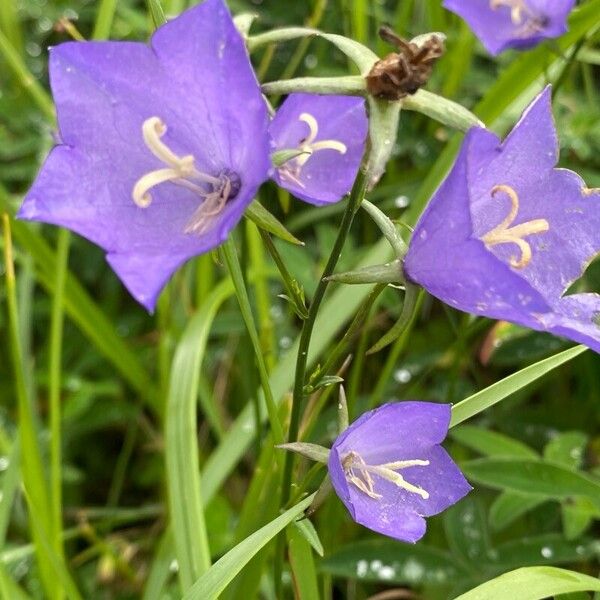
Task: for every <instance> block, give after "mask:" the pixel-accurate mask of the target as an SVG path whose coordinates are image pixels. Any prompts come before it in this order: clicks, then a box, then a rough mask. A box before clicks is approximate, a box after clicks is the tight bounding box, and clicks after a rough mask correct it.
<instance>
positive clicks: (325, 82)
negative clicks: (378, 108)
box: [262, 75, 367, 96]
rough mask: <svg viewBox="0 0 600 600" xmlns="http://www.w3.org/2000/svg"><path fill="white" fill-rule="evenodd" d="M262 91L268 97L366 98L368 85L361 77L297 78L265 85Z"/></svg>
mask: <svg viewBox="0 0 600 600" xmlns="http://www.w3.org/2000/svg"><path fill="white" fill-rule="evenodd" d="M262 91H263V93H265V94H268V95H277V96H280V95H284V94H291V93H292V92H304V93H307V94H339V95H342V96H366V95H367V83H366V80H365V78H364V77H362V76H360V75H347V76H344V77H296V78H294V79H284V80H280V81H270V82H268V83H263V85H262Z"/></svg>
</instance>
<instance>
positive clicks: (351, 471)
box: [342, 450, 429, 500]
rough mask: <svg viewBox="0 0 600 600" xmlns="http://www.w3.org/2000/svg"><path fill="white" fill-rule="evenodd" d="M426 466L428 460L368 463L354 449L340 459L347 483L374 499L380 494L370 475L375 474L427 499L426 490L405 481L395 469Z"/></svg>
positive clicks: (379, 496) (378, 497)
mask: <svg viewBox="0 0 600 600" xmlns="http://www.w3.org/2000/svg"><path fill="white" fill-rule="evenodd" d="M427 466H429V461H428V460H398V461H395V462H390V463H385V464H383V465H368V464H367V463H366V462H365V461H364V459H363V457H362V456H361V455H360V454H359V453H358V452H354V450H351V451H350V452H348V454H346V456H345V457H344V458H343V459H342V468H343V469H344V475H345V476H346V480H347V481H348V483H351V484H352V485H354V486H356V487H357V488H358V489H359V490H360V491H361V492H363V493H364V494H366V495H367V496H369V497H370V498H373V499H374V500H379V499H380V498H381V497H382V496H381V494H378V493H377V492H375V482H374V481H373V477H372V475H377V476H378V477H382V478H383V479H386V480H387V481H391V482H392V483H393V484H394V485H396V486H398V487H399V488H402V489H403V490H406V491H407V492H411V493H413V494H418V495H419V496H421V498H423V499H424V500H427V499H428V498H429V493H428V492H426V491H425V490H424V489H423V488H421V487H419V486H418V485H413V484H412V483H409V482H408V481H406V480H405V479H404V477H402V475H400V473H396V471H400V470H401V469H407V468H409V467H427Z"/></svg>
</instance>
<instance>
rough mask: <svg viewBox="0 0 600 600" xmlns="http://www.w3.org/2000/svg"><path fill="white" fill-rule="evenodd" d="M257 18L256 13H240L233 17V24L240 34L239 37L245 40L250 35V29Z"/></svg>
mask: <svg viewBox="0 0 600 600" xmlns="http://www.w3.org/2000/svg"><path fill="white" fill-rule="evenodd" d="M257 18H258V15H257V14H256V13H250V12H245V13H240V14H239V15H236V16H235V17H233V24H234V25H235V28H236V29H237V30H238V31H239V32H240V35H241V36H242V37H243V38H244V39H245V40H247V39H248V36H249V35H250V28H251V27H252V23H254V21H255V20H256V19H257Z"/></svg>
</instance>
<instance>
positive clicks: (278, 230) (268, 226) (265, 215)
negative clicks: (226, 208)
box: [244, 200, 304, 246]
mask: <svg viewBox="0 0 600 600" xmlns="http://www.w3.org/2000/svg"><path fill="white" fill-rule="evenodd" d="M244 215H245V216H246V217H248V218H249V219H250V220H251V221H252V222H253V223H254V224H255V225H257V226H258V227H260V228H261V229H264V230H265V231H268V232H269V233H272V234H273V235H275V236H277V237H278V238H281V239H282V240H284V241H286V242H290V244H296V246H304V242H302V241H300V240H299V239H298V238H297V237H295V236H294V235H292V234H291V233H290V232H289V231H288V230H287V229H286V228H285V227H284V226H283V224H282V223H281V221H279V219H277V217H275V216H274V215H273V214H271V213H270V212H269V211H268V210H267V209H266V208H265V207H264V206H263V205H262V204H261V203H260V202H259V201H258V200H254V201H253V202H252V204H250V205H249V206H248V208H247V209H246V212H245V213H244Z"/></svg>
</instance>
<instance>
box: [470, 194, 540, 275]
mask: <svg viewBox="0 0 600 600" xmlns="http://www.w3.org/2000/svg"><path fill="white" fill-rule="evenodd" d="M498 192H504V193H505V194H506V195H507V196H508V197H509V199H510V202H511V208H510V212H509V213H508V215H507V216H506V218H505V219H504V221H502V223H500V224H499V225H497V226H496V227H494V229H492V230H491V231H489V232H488V233H486V234H485V235H484V236H483V237H482V238H481V241H482V242H483V243H484V244H485V245H486V246H487V247H488V249H489V248H491V247H492V246H496V245H497V244H516V245H517V246H518V248H519V250H520V251H521V258H517V257H516V256H513V257H511V259H510V264H511V266H513V267H514V268H515V269H522V268H523V267H526V266H527V265H528V264H529V263H530V262H531V245H530V244H529V242H526V241H525V240H524V239H523V238H524V237H525V236H527V235H534V234H537V233H545V232H546V231H549V230H550V224H549V223H548V221H547V220H546V219H534V220H533V221H527V222H526V223H520V224H519V225H515V226H514V227H510V225H512V223H513V221H514V220H515V219H516V218H517V214H518V213H519V196H518V194H517V192H515V190H514V189H513V188H512V187H510V186H509V185H495V186H494V187H493V188H492V191H491V194H492V197H495V196H496V194H497V193H498Z"/></svg>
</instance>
